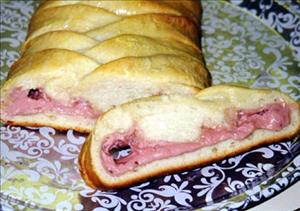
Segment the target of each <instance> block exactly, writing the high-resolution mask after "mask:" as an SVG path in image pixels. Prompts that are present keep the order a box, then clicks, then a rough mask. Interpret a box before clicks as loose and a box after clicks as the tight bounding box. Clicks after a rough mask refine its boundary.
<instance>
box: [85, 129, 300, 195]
mask: <svg viewBox="0 0 300 211" xmlns="http://www.w3.org/2000/svg"><path fill="white" fill-rule="evenodd" d="M299 133H300V126H299V127H298V128H297V129H296V130H295V131H294V132H293V133H290V134H286V135H284V136H278V137H273V138H269V139H265V140H256V141H255V142H252V143H250V144H248V145H245V146H243V147H240V148H239V149H234V150H232V151H223V153H216V154H215V156H212V157H205V158H203V159H201V158H199V160H198V162H194V163H191V164H189V165H182V166H180V165H178V166H177V167H176V168H174V167H172V168H168V166H164V168H162V169H159V171H152V172H149V174H147V175H142V176H136V177H135V179H134V180H127V181H126V182H123V183H122V182H120V183H118V184H114V185H112V184H111V183H106V182H105V181H101V178H98V177H96V176H95V175H97V173H96V172H95V171H94V169H93V167H91V165H88V164H90V162H86V163H85V168H87V169H88V171H87V172H89V174H86V175H85V176H84V178H86V177H88V179H89V184H91V183H92V185H91V187H92V188H95V187H96V188H97V189H101V190H115V189H121V188H126V187H129V186H132V185H135V184H138V183H141V182H145V181H148V180H151V179H154V178H157V177H161V176H164V175H169V174H173V173H178V172H182V171H187V170H191V169H195V168H198V167H201V166H204V165H206V164H209V163H213V162H217V161H219V160H222V159H225V158H228V157H232V156H236V155H238V154H241V153H244V152H247V151H250V150H252V149H255V148H258V147H261V146H265V145H268V144H273V143H276V142H279V141H284V140H291V138H294V137H295V136H296V135H298V134H299ZM86 158H87V159H91V158H90V154H89V156H87V157H86Z"/></svg>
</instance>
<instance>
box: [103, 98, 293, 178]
mask: <svg viewBox="0 0 300 211" xmlns="http://www.w3.org/2000/svg"><path fill="white" fill-rule="evenodd" d="M289 107H291V108H292V106H288V105H287V104H286V103H283V102H282V103H279V102H278V103H273V104H269V105H266V106H263V107H260V108H258V109H244V110H235V111H234V115H232V116H231V117H229V119H228V122H230V126H229V127H224V126H217V127H214V128H212V127H206V126H202V130H201V134H200V137H199V138H198V139H197V140H194V141H189V142H182V143H178V142H177V143H176V142H171V141H163V140H147V139H146V138H145V137H144V136H143V134H142V131H141V130H140V129H138V128H137V127H134V128H132V129H131V130H130V131H128V132H125V133H113V134H111V135H108V136H107V137H106V141H105V142H104V144H103V145H102V150H101V153H100V156H101V160H102V163H103V165H104V167H105V168H106V169H107V171H108V172H109V173H110V174H111V175H113V176H119V175H122V174H124V173H125V172H127V171H130V170H134V169H135V168H136V167H137V166H139V165H143V164H147V163H150V162H152V161H155V160H160V159H164V158H168V157H173V156H177V155H181V154H183V153H187V152H193V151H195V150H197V149H200V148H202V147H205V146H211V145H214V144H217V143H219V142H221V141H224V140H227V139H236V140H242V139H244V138H246V137H248V136H249V135H251V134H252V133H253V132H254V131H255V130H256V129H266V130H272V131H279V130H281V129H282V128H284V127H286V126H287V125H289V124H290V109H291V108H289ZM231 110H232V109H231ZM122 147H130V150H131V152H130V153H129V155H127V156H126V157H121V158H118V159H115V158H114V156H113V155H112V151H113V150H116V149H119V148H122Z"/></svg>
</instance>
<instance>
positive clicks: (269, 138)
mask: <svg viewBox="0 0 300 211" xmlns="http://www.w3.org/2000/svg"><path fill="white" fill-rule="evenodd" d="M299 132H300V107H299V104H298V103H296V102H295V101H293V100H292V99H291V98H290V97H288V96H287V95H285V94H282V93H280V92H277V91H273V90H265V89H261V90H254V89H253V90H252V89H247V88H242V87H235V86H226V85H219V86H213V87H210V88H206V89H204V90H202V91H200V92H199V93H198V94H197V95H195V96H191V97H183V96H175V95H173V96H160V97H150V98H145V99H140V100H136V101H134V102H130V103H127V104H123V105H120V106H117V107H115V108H113V109H111V110H109V111H108V112H106V113H105V114H104V115H103V116H102V117H101V118H100V119H99V120H98V121H97V124H96V127H95V129H94V130H93V131H92V133H91V134H90V136H89V138H88V139H87V141H86V142H85V144H84V147H83V149H82V151H81V154H80V169H81V174H82V177H83V178H84V180H85V181H87V184H88V185H90V186H91V187H93V188H98V189H117V188H124V187H128V186H130V185H134V184H136V183H139V182H142V181H145V180H149V179H151V178H153V177H157V176H161V175H165V174H170V173H174V172H178V171H183V170H188V169H192V168H195V167H198V166H200V165H203V164H206V163H210V162H213V161H216V160H220V159H223V158H225V157H227V156H232V155H236V154H238V153H241V152H244V151H248V150H250V149H252V148H254V147H257V146H260V145H263V144H269V143H274V142H277V141H281V140H285V139H289V138H291V137H293V136H295V135H297V134H299ZM128 148H130V149H129V151H130V152H129V155H127V156H123V157H121V158H120V157H117V156H116V151H121V152H119V153H121V154H122V149H127V150H128ZM118 156H120V154H119V155H118Z"/></svg>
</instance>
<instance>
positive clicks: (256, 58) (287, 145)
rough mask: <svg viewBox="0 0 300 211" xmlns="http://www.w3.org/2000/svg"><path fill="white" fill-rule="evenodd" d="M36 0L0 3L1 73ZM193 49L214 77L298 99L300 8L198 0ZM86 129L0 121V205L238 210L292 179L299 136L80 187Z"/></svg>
mask: <svg viewBox="0 0 300 211" xmlns="http://www.w3.org/2000/svg"><path fill="white" fill-rule="evenodd" d="M36 5H37V2H36V1H29V0H26V1H25V0H23V1H5V2H1V29H0V33H1V40H0V41H1V63H0V65H1V72H0V77H1V80H2V81H3V80H4V79H5V77H6V75H7V71H8V68H9V66H10V65H11V64H12V63H13V61H14V60H16V59H17V57H18V56H19V54H18V47H19V46H20V44H21V42H22V41H23V40H24V38H25V35H26V27H27V25H28V20H29V18H30V16H31V15H32V13H33V10H34V8H35V7H36ZM202 5H203V10H204V13H203V20H202V21H203V25H202V30H203V31H202V32H203V38H202V45H203V50H204V54H205V57H206V62H207V66H208V68H209V69H210V70H211V72H212V75H213V83H214V84H219V83H234V84H240V85H245V86H249V87H270V88H272V89H278V90H280V91H282V92H285V93H287V94H289V95H290V96H291V97H292V98H294V99H295V100H298V101H299V100H300V75H299V69H300V62H299V61H300V18H299V17H300V15H299V11H300V6H299V5H297V3H294V1H292V0H290V1H286V0H280V1H279V0H278V1H275V0H270V1H263V0H260V1H247V0H245V1H243V0H232V1H231V2H228V1H207V0H206V1H205V0H203V1H202ZM84 140H85V135H83V134H78V133H76V132H73V131H72V130H69V131H67V132H64V133H62V132H58V131H56V130H54V129H52V128H49V127H41V128H21V127H13V126H7V125H6V126H2V127H1V142H0V143H1V163H0V169H1V191H0V198H1V204H2V210H22V209H26V210H31V209H32V210H38V209H42V210H97V211H100V210H101V211H104V210H116V211H117V210H148V211H150V210H174V209H176V210H189V209H197V208H199V209H200V210H216V209H218V210H241V209H246V208H249V207H252V206H254V205H256V204H258V203H261V202H262V201H264V200H265V199H267V198H270V197H272V196H274V195H276V194H278V193H279V192H280V191H282V190H284V189H285V188H287V187H288V186H290V185H292V184H293V183H295V182H297V181H298V180H299V178H300V142H299V138H298V139H294V140H287V141H285V142H281V143H277V144H272V145H269V146H264V147H261V148H258V149H255V150H252V151H249V152H246V153H244V154H241V155H238V156H235V157H231V158H228V159H225V160H222V161H220V162H217V163H213V164H211V165H208V166H203V167H201V168H198V169H195V170H192V171H187V172H182V173H178V174H173V175H168V176H165V177H161V178H157V179H155V180H151V181H148V182H145V183H142V184H139V185H137V186H134V187H130V188H128V189H123V190H119V191H113V192H101V191H95V190H93V189H90V188H88V187H87V186H86V185H85V184H84V182H83V180H82V179H81V177H80V175H79V171H78V164H77V162H78V160H77V157H78V153H79V151H80V148H81V146H82V143H83V142H84ZM0 209H1V207H0Z"/></svg>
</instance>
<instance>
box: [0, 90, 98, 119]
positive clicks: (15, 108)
mask: <svg viewBox="0 0 300 211" xmlns="http://www.w3.org/2000/svg"><path fill="white" fill-rule="evenodd" d="M4 104H5V106H4ZM45 112H47V113H54V114H63V115H70V116H81V117H84V118H88V119H93V120H95V119H97V117H99V115H100V112H97V111H95V110H94V109H93V108H92V106H91V105H90V104H89V103H88V102H86V101H84V100H82V99H77V100H74V101H72V102H70V103H63V102H60V101H58V100H54V99H52V98H51V97H49V96H48V95H47V94H46V93H45V92H44V90H43V89H42V88H36V89H30V90H23V89H21V88H16V89H14V90H13V91H12V92H11V93H10V95H9V97H8V100H7V101H6V102H1V115H5V116H8V117H13V116H17V115H31V114H38V113H45Z"/></svg>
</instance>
